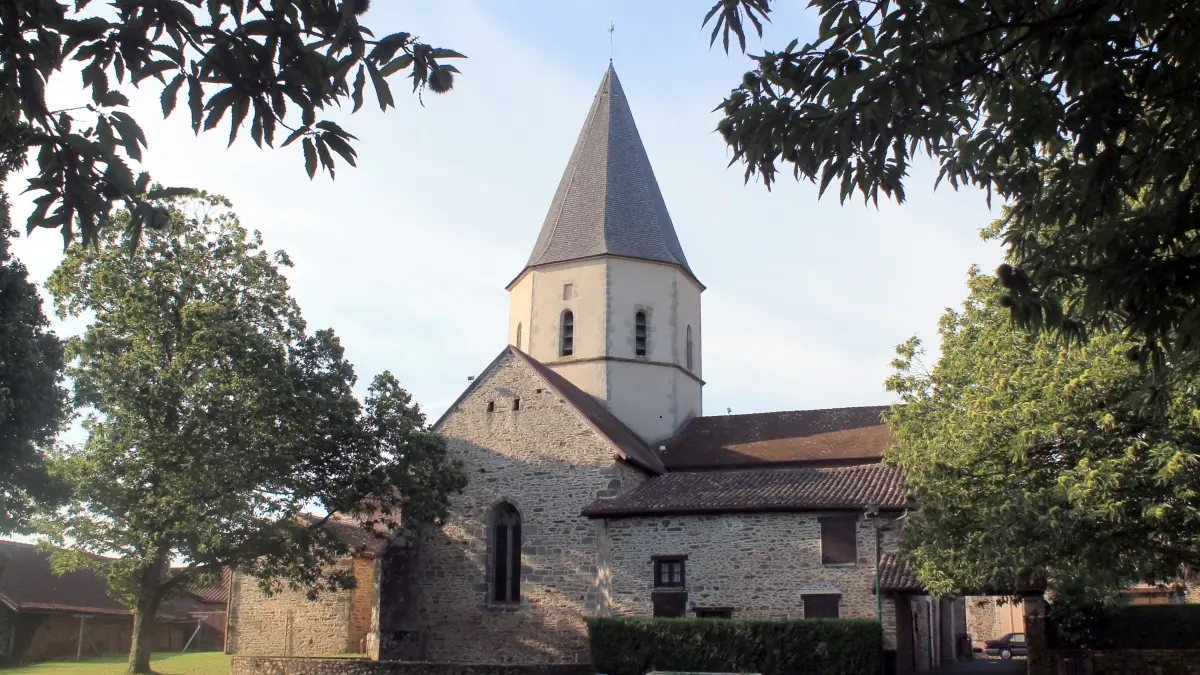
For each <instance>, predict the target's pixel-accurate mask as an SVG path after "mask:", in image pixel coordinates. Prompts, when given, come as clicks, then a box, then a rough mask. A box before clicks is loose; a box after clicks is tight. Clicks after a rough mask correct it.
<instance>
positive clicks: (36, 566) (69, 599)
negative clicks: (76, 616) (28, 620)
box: [0, 540, 130, 614]
mask: <svg viewBox="0 0 1200 675" xmlns="http://www.w3.org/2000/svg"><path fill="white" fill-rule="evenodd" d="M0 555H2V556H4V557H6V558H7V559H8V560H7V562H6V563H4V564H3V565H0V567H2V568H3V569H2V570H0V602H3V603H4V604H6V605H8V606H10V607H12V608H13V609H15V610H17V611H20V612H79V613H88V614H129V613H130V612H129V609H128V608H126V607H125V606H124V605H122V604H120V603H118V602H117V601H115V600H113V599H112V598H109V597H108V586H107V584H106V583H105V581H104V579H102V578H101V577H99V576H98V575H96V574H95V573H94V572H91V571H88V570H84V571H80V572H72V573H70V574H64V575H63V576H55V575H54V573H53V572H51V571H50V553H48V552H42V551H39V550H38V549H37V547H36V546H34V545H33V544H23V543H21V542H16V541H8V540H0Z"/></svg>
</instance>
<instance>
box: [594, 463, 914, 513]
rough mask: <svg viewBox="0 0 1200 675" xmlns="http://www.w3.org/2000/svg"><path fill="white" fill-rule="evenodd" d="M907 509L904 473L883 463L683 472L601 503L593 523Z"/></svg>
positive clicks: (661, 477)
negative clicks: (638, 518) (687, 516)
mask: <svg viewBox="0 0 1200 675" xmlns="http://www.w3.org/2000/svg"><path fill="white" fill-rule="evenodd" d="M872 505H878V506H879V507H880V508H882V509H888V510H895V509H902V508H904V507H905V499H904V476H903V472H902V471H901V470H900V469H898V468H895V467H892V466H888V465H884V464H866V465H860V466H847V467H820V468H792V467H787V468H785V467H777V468H770V469H735V470H728V471H681V472H671V473H666V474H663V475H661V476H655V477H653V478H651V479H650V480H648V481H646V482H645V483H642V484H641V485H639V486H637V487H636V488H634V489H632V490H630V491H629V492H625V493H623V494H620V495H618V496H616V497H611V498H603V499H597V500H596V501H594V502H592V503H591V504H589V505H588V506H587V507H586V508H584V510H583V515H584V516H587V517H589V518H614V517H630V516H646V515H666V514H672V515H678V514H701V513H745V512H767V511H784V512H796V511H818V510H841V509H845V510H859V509H864V508H866V507H868V506H872Z"/></svg>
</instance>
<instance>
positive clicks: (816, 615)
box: [800, 593, 842, 619]
mask: <svg viewBox="0 0 1200 675" xmlns="http://www.w3.org/2000/svg"><path fill="white" fill-rule="evenodd" d="M841 599H842V596H841V595H839V594H837V593H813V594H812V595H802V596H800V600H801V601H802V602H804V618H806V619H837V618H839V613H838V604H839V601H840V600H841Z"/></svg>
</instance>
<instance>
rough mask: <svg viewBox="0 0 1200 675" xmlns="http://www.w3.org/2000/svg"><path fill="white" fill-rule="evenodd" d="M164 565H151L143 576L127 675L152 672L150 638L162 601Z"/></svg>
mask: <svg viewBox="0 0 1200 675" xmlns="http://www.w3.org/2000/svg"><path fill="white" fill-rule="evenodd" d="M162 567H163V565H161V564H156V565H151V567H150V569H147V570H145V571H144V572H143V573H142V575H141V579H140V581H141V588H140V589H139V593H138V601H137V607H136V608H135V609H134V610H133V638H132V640H130V644H129V667H128V668H127V669H126V670H125V672H127V673H138V674H139V675H146V674H147V673H152V672H154V671H152V670H150V638H151V633H152V632H153V630H154V617H155V616H156V615H157V614H158V606H159V604H161V601H162V590H161V589H160V588H159V584H160V583H161V579H160V575H161V570H162Z"/></svg>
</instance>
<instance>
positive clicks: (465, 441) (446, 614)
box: [419, 355, 644, 663]
mask: <svg viewBox="0 0 1200 675" xmlns="http://www.w3.org/2000/svg"><path fill="white" fill-rule="evenodd" d="M517 398H519V399H520V409H519V410H513V409H512V408H513V401H514V399H517ZM489 402H491V403H493V404H494V411H493V412H488V411H487V405H488V403H489ZM438 430H439V431H440V432H441V433H442V434H443V435H444V436H445V437H446V439H447V443H448V448H449V452H450V455H451V456H452V457H454V458H456V459H459V460H462V462H463V463H464V464H465V467H466V471H467V476H468V479H469V481H470V483H469V484H468V486H467V488H466V491H465V493H464V494H463V495H460V496H457V497H455V498H454V500H453V503H452V508H451V516H450V518H449V519H448V521H447V522H446V523H445V525H444V527H442V528H441V529H439V530H433V529H431V530H429V531H427V532H425V533H424V538H423V540H422V542H421V549H420V551H421V552H420V556H419V559H420V575H421V580H422V583H421V589H420V600H419V602H420V605H421V625H422V630H423V632H424V635H423V636H422V640H423V644H424V645H425V655H424V656H425V658H427V659H429V660H433V661H455V662H460V663H554V662H557V663H572V662H576V661H578V662H580V663H583V662H586V661H587V660H588V654H587V636H586V629H585V626H584V623H583V619H584V617H585V616H588V615H594V614H603V613H605V612H606V611H607V597H606V594H605V591H604V588H603V587H604V579H601V578H598V569H597V561H596V527H597V526H596V525H595V524H593V523H592V522H591V521H589V520H587V519H586V518H583V517H581V516H580V515H579V514H580V512H581V511H582V509H583V507H584V506H586V505H587V504H588V503H590V502H591V501H592V500H594V499H595V498H596V497H597V496H606V495H608V496H611V495H614V494H616V493H618V492H619V491H623V490H628V489H630V488H632V487H634V486H635V485H636V484H638V483H640V482H641V481H642V480H644V476H643V474H642V472H640V471H639V470H637V469H634V468H632V467H630V466H629V465H627V464H625V463H623V462H617V461H615V460H614V452H615V451H614V448H613V447H612V446H611V444H610V443H609V441H608V440H607V439H606V438H605V437H603V436H601V435H600V434H599V433H597V432H596V430H595V429H594V428H593V427H591V425H590V424H589V423H587V422H586V421H585V420H584V419H583V418H582V417H581V416H580V415H579V414H578V413H577V411H576V410H575V409H574V407H572V406H571V405H570V404H569V403H567V402H566V401H564V400H562V399H561V398H560V397H559V396H558V395H557V393H556V392H555V391H554V390H553V389H551V388H550V387H549V386H548V385H547V384H546V382H545V381H544V380H543V379H542V378H541V376H539V375H538V374H537V373H536V372H535V371H534V370H533V369H532V368H531V367H530V366H529V365H528V364H526V363H525V362H523V361H521V360H519V359H518V358H517V357H513V356H511V355H505V356H503V357H502V358H501V360H500V361H499V362H498V363H497V364H495V365H494V367H493V368H492V369H491V370H490V371H489V372H488V373H487V374H485V375H484V376H483V379H481V380H480V381H478V382H477V383H476V386H475V389H474V390H473V391H472V392H471V393H470V394H469V395H468V396H467V397H466V398H465V399H464V400H462V401H460V402H459V403H458V404H457V405H456V407H455V408H454V409H453V410H452V411H451V412H450V413H449V414H448V415H447V416H446V418H445V419H444V420H443V422H442V423H441V424H440V426H439V428H438ZM501 501H508V502H509V503H511V504H512V505H513V506H514V507H516V509H517V510H518V511H519V512H520V514H521V518H522V530H521V533H522V539H523V546H522V557H521V559H522V578H521V602H520V603H519V604H518V605H502V604H494V603H492V602H491V601H490V595H489V593H488V590H489V580H488V573H487V560H488V532H487V527H486V519H487V517H488V513H489V511H490V510H491V509H492V508H493V507H494V506H495V505H496V504H498V503H499V502H501Z"/></svg>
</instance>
